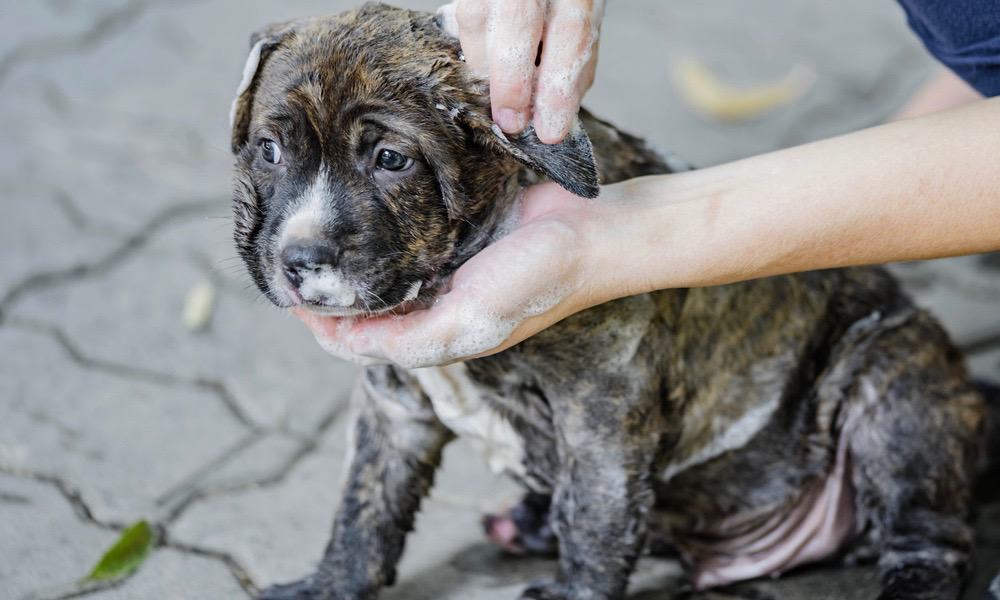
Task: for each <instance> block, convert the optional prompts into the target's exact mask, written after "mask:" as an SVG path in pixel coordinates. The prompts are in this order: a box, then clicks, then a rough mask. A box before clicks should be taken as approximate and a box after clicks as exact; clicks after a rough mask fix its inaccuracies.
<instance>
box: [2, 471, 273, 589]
mask: <svg viewBox="0 0 1000 600" xmlns="http://www.w3.org/2000/svg"><path fill="white" fill-rule="evenodd" d="M0 473H3V474H5V475H10V476H11V477H20V478H24V479H31V480H33V481H37V482H39V483H43V484H46V485H48V486H51V487H53V488H55V489H56V491H58V492H59V494H60V495H61V496H62V497H63V498H64V499H65V500H66V501H67V502H68V503H69V505H70V506H71V507H72V509H73V513H74V514H75V515H76V516H77V518H79V519H80V520H82V521H83V522H85V523H88V524H90V525H93V526H96V527H100V528H102V529H106V530H110V531H115V532H121V531H124V530H125V529H126V528H127V527H128V524H126V523H119V522H115V521H102V520H100V519H98V518H97V517H96V516H94V511H93V510H92V509H91V508H90V506H88V505H87V503H86V501H84V499H83V495H82V494H81V493H80V491H79V490H78V489H76V488H75V487H74V486H73V485H72V484H70V483H68V482H67V481H65V480H64V479H62V478H61V477H58V476H55V475H50V474H46V473H39V472H36V471H31V470H29V469H13V468H9V467H6V466H3V465H0ZM150 525H151V526H152V527H153V528H154V529H155V530H156V540H157V543H156V547H157V548H171V549H173V550H177V551H178V552H184V553H187V554H192V555H196V556H200V557H203V558H208V559H212V560H217V561H221V562H222V563H223V564H224V565H225V566H226V568H227V569H228V570H229V572H230V574H232V576H233V577H234V578H235V579H236V581H237V583H238V584H239V586H240V588H242V589H243V590H244V591H245V592H246V593H247V594H248V596H250V597H251V598H254V597H256V593H257V591H258V590H257V588H256V587H255V586H254V584H253V580H252V579H251V578H250V575H249V574H248V573H247V571H246V569H244V568H243V566H242V565H240V564H239V562H238V561H237V560H236V559H234V558H233V557H232V556H231V555H229V554H228V553H226V552H220V551H218V550H208V549H204V548H200V547H197V546H194V545H189V544H182V543H177V542H171V541H170V539H169V532H168V531H167V529H166V526H165V525H164V524H163V523H162V522H158V521H151V522H150ZM128 579H129V578H127V577H126V578H124V579H120V580H116V581H108V582H73V583H70V584H67V585H65V586H61V587H60V588H59V589H56V590H42V591H40V592H37V593H35V594H34V595H32V596H31V597H32V598H33V599H38V600H40V599H42V598H44V599H45V600H63V599H64V598H76V597H79V596H84V595H87V594H92V593H95V592H98V591H103V590H106V589H109V588H111V587H116V586H118V585H122V584H124V583H125V582H126V581H128Z"/></svg>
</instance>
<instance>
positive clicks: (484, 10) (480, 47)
mask: <svg viewBox="0 0 1000 600" xmlns="http://www.w3.org/2000/svg"><path fill="white" fill-rule="evenodd" d="M489 14H490V8H489V2H488V1H487V0H457V5H456V6H455V21H456V22H457V23H458V39H459V41H460V42H461V43H462V53H463V54H464V55H465V62H466V64H468V65H469V66H470V67H471V68H472V70H473V71H475V72H477V73H480V74H484V75H485V74H487V72H488V68H489V67H488V61H487V58H488V55H487V52H486V27H487V24H488V21H489Z"/></svg>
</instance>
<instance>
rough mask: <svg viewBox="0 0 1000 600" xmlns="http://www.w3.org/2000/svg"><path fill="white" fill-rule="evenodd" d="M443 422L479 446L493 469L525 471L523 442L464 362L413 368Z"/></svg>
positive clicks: (518, 473) (514, 471)
mask: <svg viewBox="0 0 1000 600" xmlns="http://www.w3.org/2000/svg"><path fill="white" fill-rule="evenodd" d="M411 373H412V374H413V375H414V376H415V377H416V378H417V381H419V382H420V385H421V387H423V389H424V392H425V393H426V394H427V396H428V397H429V398H430V400H431V404H432V405H433V406H434V412H435V413H436V414H437V416H438V418H439V419H441V422H442V423H444V424H445V426H446V427H448V429H451V430H452V431H453V432H454V433H455V434H456V435H459V436H461V437H463V438H466V439H468V440H469V442H470V443H471V444H472V445H473V446H475V447H476V448H477V449H479V450H480V451H481V452H482V453H483V455H484V457H485V458H486V462H487V464H488V465H489V467H490V470H492V471H493V472H494V473H501V472H503V471H505V470H506V471H509V472H511V473H513V474H516V475H522V476H523V475H524V473H525V468H524V443H523V440H522V439H521V436H520V435H518V433H517V432H516V431H515V430H514V427H513V426H511V424H510V423H509V422H508V421H507V419H505V418H504V417H503V416H502V415H500V414H499V413H497V412H496V411H494V410H493V409H492V408H491V407H490V406H489V404H488V403H487V402H486V401H485V400H484V399H483V396H482V394H481V393H480V391H479V389H478V386H477V385H476V383H475V382H474V381H473V380H472V378H471V377H469V373H468V368H467V367H466V366H465V365H463V364H455V365H448V366H446V367H430V368H426V369H413V370H412V371H411Z"/></svg>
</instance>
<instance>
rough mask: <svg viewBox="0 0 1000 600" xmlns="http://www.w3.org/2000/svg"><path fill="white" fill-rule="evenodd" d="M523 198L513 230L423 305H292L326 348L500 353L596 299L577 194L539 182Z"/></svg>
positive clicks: (353, 356) (421, 360)
mask: <svg viewBox="0 0 1000 600" xmlns="http://www.w3.org/2000/svg"><path fill="white" fill-rule="evenodd" d="M522 202H523V206H522V207H521V221H520V222H519V224H518V225H517V226H516V227H515V228H514V229H513V231H511V232H510V233H509V234H508V235H507V236H506V237H503V238H501V239H499V240H497V241H495V242H494V243H492V244H491V245H489V246H487V247H486V248H485V249H484V250H482V251H481V252H480V253H479V254H477V255H476V256H474V257H472V258H471V259H470V260H469V261H468V262H466V263H465V264H464V265H462V267H460V268H459V269H458V271H456V273H455V275H454V276H453V278H452V279H451V282H450V285H449V286H448V288H447V291H446V292H445V293H443V294H441V295H439V296H438V297H437V298H436V299H435V300H434V302H433V304H431V305H430V306H429V307H426V308H423V309H419V310H413V311H410V312H406V313H405V314H402V315H378V316H372V317H367V318H361V317H347V318H344V317H331V316H323V315H318V314H315V313H313V312H311V311H309V310H308V309H305V308H302V307H297V308H294V309H292V312H293V313H294V314H295V315H296V316H297V317H299V318H300V319H301V320H302V321H303V322H304V323H305V324H306V325H307V326H308V327H309V328H310V330H312V332H313V335H314V336H315V337H316V340H317V341H318V342H319V343H320V345H322V346H323V348H324V349H325V350H326V351H327V352H329V353H330V354H333V355H334V356H338V357H340V358H343V359H345V360H350V361H352V362H356V363H360V364H373V363H385V362H390V363H395V364H397V365H399V366H402V367H405V368H419V367H428V366H438V365H445V364H449V363H453V362H458V361H462V360H467V359H470V358H477V357H480V356H486V355H489V354H494V353H496V352H500V351H502V350H505V349H507V348H509V347H511V346H513V345H515V344H517V343H519V342H521V341H523V340H524V339H526V338H528V337H530V336H531V335H534V334H535V333H537V332H539V331H541V330H543V329H545V328H547V327H549V326H551V325H553V324H555V323H557V322H558V321H560V320H562V319H563V318H565V317H566V316H568V315H570V314H573V313H575V312H578V311H580V310H583V309H585V308H588V307H589V306H592V305H593V304H595V303H597V302H599V301H600V300H599V299H597V297H596V296H595V295H594V294H592V293H590V290H589V289H588V286H589V284H590V283H591V282H590V281H587V284H588V285H584V282H585V280H587V279H589V277H588V276H590V275H593V273H592V269H591V268H589V266H588V265H590V264H591V261H590V260H589V258H588V257H589V255H590V254H591V253H592V252H593V247H594V246H595V245H596V244H594V243H592V241H591V236H590V235H588V233H587V232H588V231H589V230H590V229H591V223H592V222H593V221H594V219H592V218H591V216H590V213H592V212H593V211H592V210H591V209H590V207H589V206H588V204H587V203H586V201H584V200H582V199H580V198H578V197H576V196H573V195H572V194H570V193H568V192H566V191H564V190H562V189H561V188H559V187H558V186H555V185H552V184H542V185H538V186H534V187H532V188H529V189H528V190H526V192H525V194H524V196H523V200H522ZM598 279H600V277H599V276H598Z"/></svg>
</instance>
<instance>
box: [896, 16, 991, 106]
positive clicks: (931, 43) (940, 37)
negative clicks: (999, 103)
mask: <svg viewBox="0 0 1000 600" xmlns="http://www.w3.org/2000/svg"><path fill="white" fill-rule="evenodd" d="M899 3H900V4H901V5H902V6H903V10H905V11H906V16H907V19H908V20H909V22H910V27H911V28H913V31H915V32H916V34H917V35H919V36H920V39H922V40H923V41H924V45H925V46H927V49H928V50H929V51H930V53H931V54H933V55H934V56H935V57H936V58H937V59H938V60H940V61H941V62H942V63H944V64H945V66H947V67H948V68H950V69H951V70H952V71H954V72H955V73H957V74H958V76H959V77H961V78H962V79H964V80H966V81H968V82H969V84H970V85H972V87H974V88H976V89H977V90H979V92H980V93H982V94H983V95H984V96H998V95H1000V0H899Z"/></svg>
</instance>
